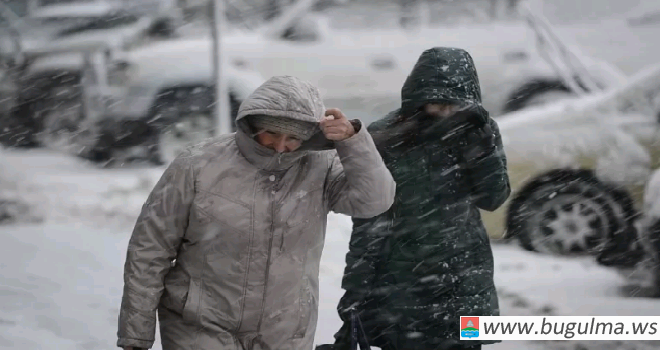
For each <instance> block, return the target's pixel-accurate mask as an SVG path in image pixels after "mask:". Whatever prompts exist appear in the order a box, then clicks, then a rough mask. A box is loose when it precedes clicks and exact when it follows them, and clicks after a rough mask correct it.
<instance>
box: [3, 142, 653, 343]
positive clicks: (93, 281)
mask: <svg viewBox="0 0 660 350" xmlns="http://www.w3.org/2000/svg"><path fill="white" fill-rule="evenodd" d="M1 161H2V163H1V164H2V168H1V169H0V170H1V172H0V176H1V177H2V181H1V183H0V188H1V189H2V192H3V193H7V191H8V189H11V191H13V193H15V194H16V195H17V196H18V197H21V198H25V199H26V200H27V201H28V202H29V203H30V204H31V205H33V206H34V208H36V210H35V213H39V215H43V216H44V217H43V221H42V222H36V223H33V222H23V223H15V224H11V225H5V226H1V227H0V241H1V242H2V245H0V247H1V248H0V256H2V260H1V263H0V348H3V349H17V350H18V349H20V350H29V349H89V350H92V349H113V348H115V341H116V330H117V313H118V307H119V305H120V299H121V293H122V283H123V282H122V268H123V263H124V258H125V249H126V247H127V244H128V239H129V237H130V234H131V229H132V225H133V222H134V220H135V218H136V216H137V214H138V213H139V210H140V207H141V205H142V202H143V201H144V199H145V198H146V196H147V194H148V193H149V191H150V189H151V187H152V186H153V184H154V183H155V181H156V180H157V179H158V177H159V176H160V174H161V172H162V170H163V168H158V169H153V168H150V169H147V168H135V167H134V168H131V169H126V168H124V169H96V168H94V167H93V166H91V165H89V164H87V163H85V162H83V161H81V160H78V159H74V158H70V157H66V156H60V155H56V154H53V153H50V152H47V151H4V152H3V154H2V159H1ZM328 227H329V231H328V234H327V241H326V247H325V251H324V254H323V263H322V269H321V288H320V289H321V303H320V315H319V327H318V330H317V333H316V343H317V344H321V343H327V342H331V341H332V336H333V333H334V332H336V331H337V329H338V327H339V324H340V321H339V318H338V316H337V314H336V311H335V307H336V304H337V301H338V300H339V298H340V296H341V294H342V290H341V289H340V280H341V275H342V272H343V268H344V254H345V252H346V250H347V246H348V237H349V234H350V227H351V225H350V220H349V219H348V218H347V217H345V216H341V215H336V214H332V215H330V217H329V223H328ZM494 250H495V259H496V283H497V285H498V288H499V291H500V299H501V305H502V313H503V314H504V315H605V316H612V315H621V316H624V315H629V316H654V315H656V316H657V315H659V314H660V301H658V300H654V299H647V298H641V297H631V295H634V294H635V291H631V290H629V288H626V285H625V280H624V279H623V278H622V277H621V276H620V275H618V274H617V273H616V272H615V271H613V270H609V269H606V268H603V267H600V266H597V265H596V264H595V263H594V262H593V261H591V260H589V259H561V260H560V259H554V258H551V257H547V256H540V255H537V254H532V253H528V252H524V251H521V250H520V249H518V248H517V247H515V246H508V245H500V244H496V245H494ZM658 347H660V343H657V342H656V343H650V342H646V343H644V342H626V343H621V342H582V343H580V344H578V343H577V342H574V341H572V342H554V343H532V342H508V343H507V342H505V343H501V344H496V345H493V346H490V347H489V348H490V349H492V350H503V349H514V350H515V349H530V350H534V349H652V348H658ZM154 348H155V349H160V344H159V342H158V341H157V342H156V345H155V347H154Z"/></svg>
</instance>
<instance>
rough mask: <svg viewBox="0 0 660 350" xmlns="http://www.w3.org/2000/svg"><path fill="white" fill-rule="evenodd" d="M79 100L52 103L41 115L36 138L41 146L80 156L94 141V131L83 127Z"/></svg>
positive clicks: (82, 115) (82, 113) (82, 114)
mask: <svg viewBox="0 0 660 350" xmlns="http://www.w3.org/2000/svg"><path fill="white" fill-rule="evenodd" d="M84 119H85V116H84V112H83V109H82V105H81V103H80V101H76V100H71V101H59V102H57V103H53V104H52V105H51V106H50V107H49V108H47V109H46V110H45V111H44V112H43V115H42V119H41V120H42V128H41V131H40V132H39V133H38V134H37V140H38V141H39V144H41V145H42V146H43V147H46V148H49V149H53V150H56V151H58V152H62V153H67V154H73V155H76V156H80V155H82V154H83V153H86V152H89V150H90V149H91V148H92V146H93V145H94V144H95V142H96V135H95V131H94V130H91V129H89V128H86V127H85V120H84Z"/></svg>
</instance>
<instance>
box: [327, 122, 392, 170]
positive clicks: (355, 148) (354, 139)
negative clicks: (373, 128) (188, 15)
mask: <svg viewBox="0 0 660 350" xmlns="http://www.w3.org/2000/svg"><path fill="white" fill-rule="evenodd" d="M360 125H361V123H360ZM335 149H336V150H337V155H339V158H340V159H341V162H342V165H346V164H345V163H344V162H346V161H348V162H352V161H354V162H358V163H361V164H362V165H363V166H364V165H365V164H369V163H371V164H380V163H382V159H381V158H380V153H378V150H377V149H376V145H375V144H374V141H373V139H372V138H371V135H370V134H369V132H368V131H367V128H363V127H359V130H357V129H356V130H355V134H354V135H353V136H351V137H349V138H347V139H345V140H342V141H335Z"/></svg>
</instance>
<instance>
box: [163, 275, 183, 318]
mask: <svg viewBox="0 0 660 350" xmlns="http://www.w3.org/2000/svg"><path fill="white" fill-rule="evenodd" d="M189 289H190V281H189V280H185V279H182V278H177V276H174V274H173V273H170V274H168V275H167V276H166V277H165V290H164V292H163V296H162V298H161V303H162V305H163V306H164V307H166V308H167V309H169V310H172V311H174V312H176V313H177V314H179V315H181V314H182V313H183V307H184V305H185V303H186V300H187V299H188V290H189Z"/></svg>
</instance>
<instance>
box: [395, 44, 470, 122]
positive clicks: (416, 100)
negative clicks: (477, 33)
mask: <svg viewBox="0 0 660 350" xmlns="http://www.w3.org/2000/svg"><path fill="white" fill-rule="evenodd" d="M447 102H452V103H460V104H461V105H469V106H473V107H478V108H480V107H481V87H480V86H479V77H478V76H477V69H476V66H475V64H474V60H473V59H472V56H470V54H469V53H468V52H467V51H465V50H463V49H458V48H451V47H434V48H431V49H428V50H426V51H424V52H423V53H422V54H421V55H420V57H419V59H418V60H417V63H416V64H415V66H414V67H413V69H412V72H411V73H410V74H409V75H408V78H407V79H406V81H405V82H404V84H403V88H402V89H401V116H402V117H404V118H406V117H410V116H412V115H414V114H415V113H417V111H419V109H420V108H421V107H422V106H424V105H425V104H427V103H447Z"/></svg>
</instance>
